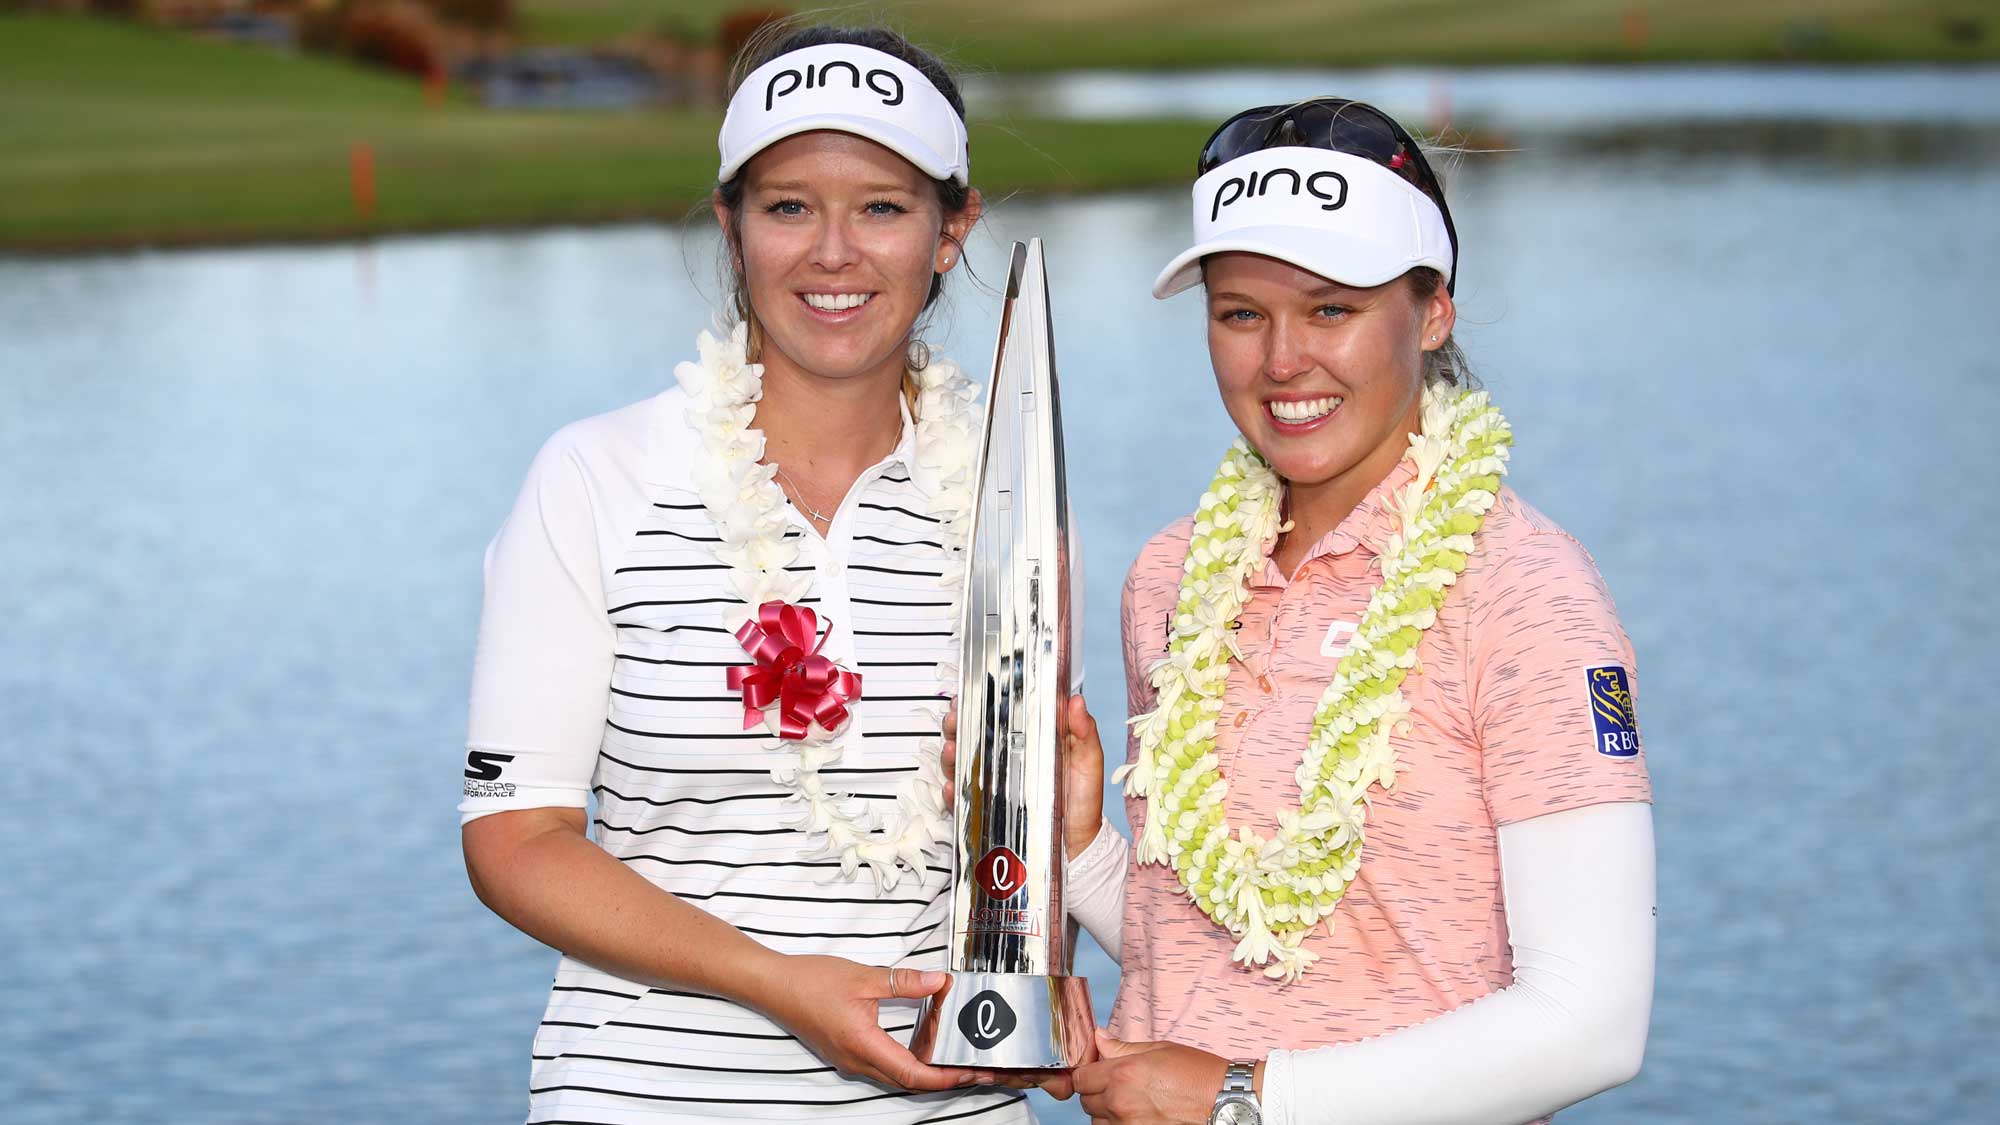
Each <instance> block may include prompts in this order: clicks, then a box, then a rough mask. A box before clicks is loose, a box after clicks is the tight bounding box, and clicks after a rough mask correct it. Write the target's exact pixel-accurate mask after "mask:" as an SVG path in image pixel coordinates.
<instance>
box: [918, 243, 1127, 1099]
mask: <svg viewBox="0 0 2000 1125" xmlns="http://www.w3.org/2000/svg"><path fill="white" fill-rule="evenodd" d="M967 553H968V556H969V557H968V559H967V567H966V587H965V608H964V616H963V618H962V620H961V628H960V633H961V636H962V638H963V642H964V646H965V648H964V652H963V654H962V656H961V663H960V667H961V669H962V671H961V673H960V683H959V696H958V761H957V766H956V773H955V776H954V778H953V786H954V790H953V792H954V801H955V802H956V804H955V807H956V809H957V823H956V861H957V862H956V863H955V864H954V865H953V868H952V870H953V876H952V878H953V887H952V930H951V946H950V949H951V961H950V964H949V966H948V967H949V969H950V971H951V976H952V980H951V984H950V986H949V987H948V988H947V989H946V990H945V991H943V992H941V993H938V994H937V995H935V996H933V997H932V998H931V999H930V1000H928V1001H927V1002H926V1003H925V1005H924V1009H923V1012H922V1014H921V1015H920V1016H919V1018H918V1021H917V1028H916V1033H915V1034H914V1035H913V1036H912V1038H911V1042H910V1049H911V1050H912V1051H913V1052H915V1053H916V1056H917V1057H918V1058H920V1059H923V1060H924V1061H926V1062H929V1063H931V1064H933V1065H936V1066H971V1067H982V1068H985V1067H993V1068H1008V1069H1012V1068H1032V1069H1046V1068H1055V1067H1071V1066H1077V1065H1081V1064H1082V1063H1085V1062H1088V1061H1090V1060H1091V1058H1093V1057H1094V1056H1095V1053H1096V1048H1095V1041H1094V1038H1093V1036H1092V1030H1093V1028H1094V1027H1095V1024H1096V1019H1095V1016H1094V1013H1093V1012H1092V1010H1091V1006H1090V986H1089V982H1088V981H1087V980H1085V979H1084V978H1083V977H1078V976H1071V975H1070V967H1071V956H1072V951H1071V949H1070V944H1069V929H1068V927H1067V925H1066V918H1065V916H1064V913H1063V897H1062V884H1063V845H1062V838H1063V837H1062V806H1063V801H1062V797H1063V793H1062V789H1063V770H1062V758H1061V755H1062V749H1063V746H1064V742H1065V736H1066V735H1067V733H1068V731H1067V726H1068V724H1067V721H1066V718H1065V713H1066V709H1065V707H1064V703H1065V701H1066V700H1067V698H1068V696H1069V687H1070V661H1071V658H1072V655H1073V654H1072V653H1071V652H1070V637H1071V632H1070V588H1069V587H1070V541H1069V504H1068V489H1067V487H1066V485H1065V482H1064V479H1063V443H1062V412H1061V409H1060V407H1059V404H1058V402H1057V398H1056V376H1055V349H1054V345H1053V341H1052V340H1051V338H1050V336H1049V300H1048V278H1047V275H1046V273H1045V270H1044V267H1043V262H1042V243H1041V240H1040V239H1034V240H1032V241H1030V242H1028V243H1027V244H1026V245H1022V244H1021V243H1018V242H1017V243H1015V244H1014V253H1013V262H1012V266H1011V268H1010V269H1009V271H1008V275H1007V296H1006V303H1005V305H1004V306H1003V308H1002V310H1001V316H1000V341H999V345H998V347H997V349H996V353H995V356H994V362H993V380H992V384H991V385H990V387H989V388H988V390H987V397H986V425H985V451H984V453H983V454H982V455H981V457H980V460H979V469H978V483H977V486H976V490H975V502H974V509H973V517H972V533H971V537H970V545H969V547H968V548H967Z"/></svg>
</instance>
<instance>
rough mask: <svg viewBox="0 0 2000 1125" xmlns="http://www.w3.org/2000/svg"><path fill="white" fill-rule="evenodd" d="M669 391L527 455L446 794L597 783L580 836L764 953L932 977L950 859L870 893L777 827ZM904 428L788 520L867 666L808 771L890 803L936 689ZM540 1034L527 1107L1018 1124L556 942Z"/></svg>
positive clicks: (943, 579) (921, 518) (510, 798)
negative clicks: (874, 1073) (830, 1061)
mask: <svg viewBox="0 0 2000 1125" xmlns="http://www.w3.org/2000/svg"><path fill="white" fill-rule="evenodd" d="M686 411H687V398H686V396H685V394H684V392H683V391H682V390H681V389H679V388H678V387H677V388H674V389H672V390H669V391H667V392H665V393H663V394H661V395H659V396H657V397H655V398H652V399H649V400H647V401H645V402H641V403H638V404H635V405H633V406H629V407H626V408H624V409H622V410H617V411H614V412H612V413H609V414H605V415H601V416H599V417H596V418H591V419H586V420H584V421H582V422H578V423H575V424H573V425H571V426H568V427H565V428H564V429H563V430H561V431H559V432H558V433H557V434H556V435H555V436H554V437H553V438H551V439H550V440H549V442H548V443H547V444H546V445H545V446H544V447H543V448H542V450H541V452H540V454H539V455H538V456H537V457H536V458H535V461H534V464H533V466H532V467H531V468H530V470H529V472H528V478H527V482H526V484H525V485H524V486H523V488H522V490H521V495H520V498H519V499H518V501H517V502H516V504H515V507H514V509H513V511H512V513H511V514H510V515H509V516H508V518H507V521H506V523H505V525H504V526H503V527H502V528H501V530H500V533H499V535H498V537H497V538H496V539H495V540H494V542H493V544H492V546H491V547H490V548H489V549H488V552H487V560H486V596H485V607H484V611H483V615H482V618H481V622H480V634H479V645H478V650H477V656H476V659H475V662H474V674H473V687H472V703H471V715H470V722H469V734H468V738H467V765H466V770H465V773H466V780H465V790H464V792H465V798H464V801H463V803H462V804H460V806H459V809H460V812H461V814H462V816H463V817H464V818H465V819H467V820H470V819H472V818H474V817H477V816H481V815H484V814H488V813H492V812H498V811H501V810H506V809H520V808H535V807H551V806H557V807H572V808H582V807H586V803H587V799H594V803H595V812H594V813H593V814H592V817H591V823H592V828H591V835H592V838H593V839H594V840H595V841H596V843H597V844H598V846H600V847H602V848H603V849H604V850H605V851H606V852H608V853H610V854H611V855H613V856H615V857H617V858H618V859H619V860H620V861H621V862H623V863H625V864H627V865H628V866H630V867H631V868H632V869H633V870H635V871H638V872H639V873H640V874H642V875H644V876H645V877H646V878H647V879H648V880H650V881H652V883H653V884H654V885H655V886H658V887H660V888H662V889H663V890H666V891H669V892H671V893H673V894H674V895H677V896H679V897H680V898H682V899H683V900H685V901H687V902H690V903H693V904H695V905H697V906H699V907H701V908H702V909H704V910H707V911H709V912H710V913H712V914H714V915H716V916H717V917H719V918H721V919H723V920H725V921H727V922H729V923H730V924H731V925H734V926H736V927H737V928H738V929H740V930H742V931H743V932H744V933H746V934H749V935H750V936H751V937H753V938H754V939H756V940H757V941H760V942H763V943H764V944H765V945H767V946H769V947H771V948H772V949H775V950H778V951H780V952H783V953H793V954H833V955H837V956H841V957H846V958H849V959H852V960H854V961H858V962H861V963H864V964H869V965H881V966H904V967H909V968H916V969H942V968H944V967H945V964H946V944H947V941H948V939H949V937H950V928H951V924H950V910H949V905H950V901H949V900H950V890H951V877H950V872H949V868H948V866H947V863H948V858H947V854H948V853H947V852H946V851H945V850H944V849H943V848H940V849H939V851H938V852H937V854H936V855H935V856H934V857H933V858H932V860H931V862H930V863H929V865H928V866H927V867H926V869H925V870H924V871H923V872H922V873H921V879H920V880H918V879H912V878H909V877H906V878H905V879H904V881H902V882H901V883H899V884H898V885H897V886H896V887H895V889H894V890H892V891H890V892H888V893H884V892H882V891H881V890H879V889H878V887H877V885H876V882H875V879H874V877H873V876H872V875H871V874H870V872H869V871H868V869H867V868H866V867H863V868H861V869H860V870H858V871H857V872H856V873H855V874H854V875H852V876H843V875H842V874H841V871H840V865H839V863H838V861H836V860H833V859H828V858H825V857H824V856H820V855H817V854H815V853H816V851H817V839H818V838H816V837H808V836H806V835H805V834H804V833H802V832H800V831H798V830H796V829H794V828H791V827H788V823H789V822H790V821H792V820H793V819H794V818H796V817H797V816H798V814H799V813H800V811H801V810H802V808H803V806H802V805H801V804H799V803H797V802H794V801H791V800H788V791H787V790H786V789H784V788H782V787H780V786H779V785H777V784H776V783H774V782H773V781H772V780H771V775H770V771H771V769H772V767H773V766H775V765H777V764H779V763H780V762H781V761H782V760H784V759H785V758H787V757H788V756H790V754H791V753H792V752H791V751H790V750H789V749H787V748H786V747H784V746H783V745H782V744H781V743H780V742H779V741H778V740H777V739H776V738H775V737H773V736H771V735H769V734H768V733H766V732H765V731H764V729H763V728H761V727H759V728H758V729H755V730H748V731H746V730H744V729H743V707H742V703H741V701H740V698H739V696H738V694H737V693H735V692H731V691H730V690H729V689H728V687H727V686H726V684H725V677H726V675H727V669H729V668H732V667H737V666H741V665H744V664H747V663H748V662H749V661H748V657H747V656H746V655H745V654H744V651H743V649H742V647H741V646H740V645H739V644H738V643H737V641H736V639H735V637H734V636H733V635H732V634H731V632H730V630H729V629H728V628H727V626H725V624H724V621H725V620H726V619H727V615H728V614H729V613H730V612H732V611H739V610H740V609H741V608H742V603H741V601H740V600H739V599H738V598H737V597H736V596H735V595H734V593H733V592H732V590H731V588H730V583H729V571H728V568H727V567H726V566H725V565H724V564H722V563H720V562H718V561H717V560H716V558H715V555H714V553H713V551H714V548H715V547H716V545H717V544H718V543H719V542H720V539H719V536H718V534H717V531H716V529H715V527H714V525H713V523H712V522H711V521H710V519H709V517H708V514H707V512H706V511H705V510H704V508H703V507H702V503H701V499H700V497H699V496H698V495H697V494H696V492H695V491H694V486H693V481H692V479H691V478H692V473H691V467H692V459H693V458H695V457H698V456H701V449H702V444H701V441H700V436H699V435H698V434H697V433H696V432H695V431H694V430H693V429H692V428H691V427H690V426H689V424H688V422H687V419H686ZM913 447H914V428H913V426H912V425H911V423H910V420H909V418H908V415H907V410H906V412H905V417H904V426H903V435H902V440H901V442H900V443H899V444H898V445H897V447H896V449H895V451H894V452H892V453H891V454H890V455H889V456H888V457H886V458H884V459H883V460H882V461H881V462H880V463H878V464H876V465H874V466H873V467H871V468H870V469H868V470H867V471H865V472H864V473H862V475H861V477H860V478H859V479H858V480H857V481H856V482H855V485H854V487H853V489H852V490H851V491H850V492H849V494H848V496H847V498H846V500H845V501H844V502H843V503H842V505H841V507H840V508H839V510H838V511H837V513H836V514H835V516H834V519H833V523H832V527H831V529H830V532H829V533H828V534H827V535H826V536H825V537H824V538H822V537H821V536H820V534H819V533H818V532H817V531H816V530H815V529H813V528H812V527H811V525H810V524H808V523H807V522H806V520H805V518H804V517H803V516H802V515H800V514H799V513H797V512H796V511H793V512H792V513H791V515H792V517H793V520H794V526H793V528H792V529H791V530H790V532H789V533H788V534H789V536H791V537H793V538H795V539H797V540H798V541H799V544H800V547H801V551H800V553H799V557H798V559H797V560H796V562H795V563H794V564H793V566H794V569H797V570H800V571H802V572H805V571H809V572H811V574H812V587H811V590H810V593H809V596H807V597H806V598H804V599H803V601H804V604H806V605H807V606H810V607H811V608H812V609H813V610H814V611H815V612H816V613H817V614H818V615H819V617H820V622H821V625H820V627H821V630H822V633H823V634H826V635H827V641H826V644H825V647H824V649H823V651H824V652H825V654H826V655H828V656H830V657H832V658H833V659H834V660H836V661H838V662H840V663H841V664H842V665H844V666H846V667H848V668H850V669H853V670H854V671H857V672H859V673H860V674H861V677H862V695H861V699H860V700H859V702H858V703H857V704H856V705H854V706H853V708H852V711H853V716H854V718H853V720H852V722H851V723H850V724H849V726H848V728H847V730H846V732H845V734H844V737H843V740H842V753H841V756H840V758H839V759H838V760H837V761H836V762H834V763H832V764H831V765H829V766H827V767H825V768H824V769H822V770H821V775H822V777H824V778H825V779H826V781H827V783H828V788H829V789H830V790H834V791H837V792H846V793H849V794H851V795H852V803H851V804H850V806H849V808H850V809H858V808H861V807H864V805H865V804H876V805H878V806H881V807H884V808H886V807H887V806H888V804H889V803H892V802H893V800H894V794H895V791H896V789H897V787H898V786H899V785H900V784H902V783H903V782H904V781H905V780H906V779H908V778H909V777H911V776H912V775H913V774H914V773H915V772H916V770H917V765H918V755H919V752H920V746H921V742H922V740H924V739H926V738H930V737H933V736H935V735H937V734H938V732H939V721H940V717H941V714H942V703H943V694H944V693H945V691H946V690H947V685H946V684H944V683H943V682H942V681H941V680H940V679H939V676H938V662H939V661H940V660H942V659H944V658H946V657H947V656H948V655H950V653H949V649H950V645H951V634H952V631H953V627H954V622H953V620H952V618H951V602H952V594H953V590H952V589H951V584H952V583H953V582H955V581H956V567H957V565H958V564H957V563H956V562H955V561H954V560H953V559H951V558H948V557H947V551H946V550H945V548H944V546H943V537H942V536H941V535H940V524H939V522H938V520H937V519H936V518H935V517H933V516H932V515H931V514H930V513H929V510H928V498H929V491H928V490H927V487H926V484H925V481H924V479H923V470H922V469H921V468H920V467H918V466H917V465H916V464H915V458H914V457H913V455H912V451H913ZM916 1013H917V1005H916V1003H915V1002H914V1001H896V1000H889V1001H884V1002H883V1004H882V1007H881V1019H882V1026H883V1027H884V1028H885V1029H886V1030H888V1031H890V1032H891V1033H892V1034H893V1035H894V1036H895V1037H896V1038H897V1039H898V1040H899V1041H902V1042H907V1041H908V1039H909V1033H910V1029H911V1028H912V1026H913V1025H914V1023H915V1021H916ZM533 1054H534V1060H533V1064H532V1068H531V1079H530V1084H529V1085H530V1090H531V1101H530V1107H529V1116H528V1120H529V1121H530V1122H558V1121H560V1122H606V1123H610V1122H665V1121H697V1120H698V1121H710V1120H722V1119H727V1120H748V1121H797V1120H801V1119H805V1118H806V1117H808V1115H810V1117H812V1118H813V1119H815V1120H836V1119H837V1120H867V1121H883V1122H916V1121H959V1120H962V1121H976V1122H981V1123H985V1122H1013V1121H1031V1120H1033V1116H1032V1114H1031V1113H1030V1112H1029V1111H1028V1109H1027V1107H1026V1106H1025V1105H1024V1104H1023V1097H1022V1095H1020V1094H1019V1093H1016V1092H1013V1091H1006V1090H971V1091H945V1092H939V1093H929V1094H913V1093H908V1092H904V1091H900V1090H895V1089H891V1088H888V1087H884V1086H881V1085H878V1084H876V1083H873V1082H869V1081H866V1080H861V1079H849V1078H845V1077H842V1076H841V1075H839V1074H837V1073H835V1072H834V1070H833V1069H832V1068H831V1067H830V1066H828V1065H827V1064H825V1063H824V1062H822V1061H821V1060H820V1059H819V1058H818V1057H816V1056H815V1055H813V1054H812V1053H811V1052H809V1051H808V1050H807V1049H806V1047H805V1046H804V1045H802V1044H801V1043H800V1042H799V1041H798V1040H797V1039H795V1038H794V1037H793V1036H792V1035H790V1034H789V1033H787V1032H786V1031H785V1030H784V1029H783V1028H781V1027H779V1026H777V1025H776V1024H774V1023H772V1022H771V1021H770V1020H768V1019H766V1018H765V1017H763V1016H762V1015H760V1014H758V1013H756V1012H754V1011H751V1010H749V1009H748V1008H745V1007H742V1006H740V1005H738V1004H735V1003H733V1002H731V1001H728V1000H723V999H719V998H715V997H710V996H702V995H696V994H691V993H687V992H680V991H673V990H667V989H659V988H648V987H646V986H644V985H641V984H638V983H634V982H632V981H629V980H625V979H623V978H620V977H617V976H614V975H612V974H609V973H606V972H603V971H601V970H599V969H596V968H593V967H591V966H589V965H586V964H583V963H582V962H579V961H577V960H575V959H573V958H570V957H564V958H563V959H562V961H561V963H560V965H559V967H558V969H557V971H556V977H555V983H554V987H553V989H552V991H551V993H550V996H549V1003H548V1009H547V1012H546V1014H545V1015H544V1017H543V1020H542V1024H541V1027H540V1030H539V1031H538V1033H537V1034H536V1036H535V1041H534V1051H533Z"/></svg>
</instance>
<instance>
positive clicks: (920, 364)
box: [904, 336, 931, 371]
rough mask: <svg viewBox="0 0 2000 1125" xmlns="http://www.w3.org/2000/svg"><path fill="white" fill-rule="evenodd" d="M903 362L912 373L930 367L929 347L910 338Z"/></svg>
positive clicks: (920, 341)
mask: <svg viewBox="0 0 2000 1125" xmlns="http://www.w3.org/2000/svg"><path fill="white" fill-rule="evenodd" d="M904 361H905V362H906V363H907V364H908V365H909V368H910V370H912V371H922V370H923V369H924V368H926V367H929V366H930V365H931V346H930V345H929V344H926V343H924V342H923V341H922V340H920V339H918V338H916V337H914V336H912V337H911V338H910V346H909V348H908V349H907V350H906V351H905V353H904Z"/></svg>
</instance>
